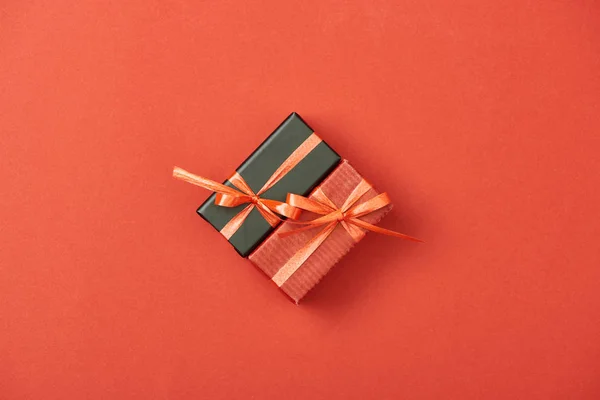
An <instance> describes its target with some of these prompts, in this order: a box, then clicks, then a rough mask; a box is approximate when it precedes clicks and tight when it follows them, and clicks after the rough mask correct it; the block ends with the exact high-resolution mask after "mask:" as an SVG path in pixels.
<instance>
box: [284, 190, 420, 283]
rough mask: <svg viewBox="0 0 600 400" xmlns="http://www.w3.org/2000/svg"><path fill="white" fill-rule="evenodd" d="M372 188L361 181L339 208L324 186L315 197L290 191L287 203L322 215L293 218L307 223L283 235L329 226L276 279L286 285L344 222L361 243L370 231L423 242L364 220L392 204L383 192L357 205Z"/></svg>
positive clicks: (350, 232)
mask: <svg viewBox="0 0 600 400" xmlns="http://www.w3.org/2000/svg"><path fill="white" fill-rule="evenodd" d="M370 189H371V185H370V184H369V183H368V182H367V181H365V180H364V179H363V180H361V181H360V183H359V184H358V186H356V188H354V190H353V191H352V193H351V194H350V196H348V198H347V199H346V201H345V202H344V204H343V205H342V206H341V207H340V208H338V207H337V206H336V205H335V204H334V203H333V202H332V201H331V200H330V199H329V198H328V197H327V196H326V195H325V193H323V191H322V190H321V189H320V188H319V189H317V190H315V192H313V194H312V197H313V199H309V198H307V197H303V196H299V195H296V194H291V193H290V194H288V197H287V202H288V204H289V205H291V206H293V207H296V208H299V209H302V210H306V211H311V212H313V213H316V214H320V215H322V217H319V218H316V219H314V220H312V221H306V222H303V221H290V223H293V224H303V225H306V226H303V227H301V228H297V229H293V230H290V231H286V232H281V233H279V236H282V237H285V236H289V235H293V234H295V233H297V232H301V231H305V230H307V229H312V228H315V227H317V226H323V225H325V227H324V228H323V229H322V230H321V231H320V232H319V233H318V234H317V235H316V236H314V237H313V238H312V239H311V240H310V241H309V242H308V243H306V245H305V246H304V247H303V248H301V249H300V250H299V251H298V252H297V253H296V254H294V255H293V256H292V258H290V259H289V260H288V261H287V262H286V264H285V265H284V266H283V267H281V269H280V270H279V271H277V273H276V274H275V275H274V276H273V278H272V279H273V281H274V282H275V283H276V284H277V286H281V285H283V284H284V283H285V281H287V280H288V279H289V277H290V276H292V275H293V274H294V273H295V272H296V271H297V270H298V268H300V267H301V266H302V264H303V263H304V262H305V261H306V260H307V259H308V257H310V256H311V255H312V254H313V253H314V252H315V251H316V250H317V249H318V248H319V246H320V245H321V244H322V243H323V242H324V241H325V239H327V237H328V236H329V235H330V234H331V233H332V232H333V230H334V229H335V228H336V227H337V225H338V224H341V225H342V226H343V227H344V229H345V230H346V232H348V234H349V235H350V236H351V237H352V238H353V239H354V241H355V242H358V241H359V240H360V239H362V237H363V236H364V235H365V234H366V231H372V232H377V233H381V234H384V235H389V236H395V237H398V238H401V239H406V240H411V241H414V242H422V240H419V239H416V238H414V237H412V236H408V235H405V234H402V233H399V232H395V231H391V230H389V229H384V228H380V227H378V226H376V225H373V224H369V223H368V222H365V221H363V220H361V219H360V217H362V216H365V215H367V214H370V213H372V212H374V211H377V210H380V209H382V208H383V207H385V206H387V205H389V204H390V203H391V200H390V198H389V196H388V194H387V193H381V194H379V195H377V196H375V197H373V198H372V199H370V200H367V201H365V202H364V203H360V204H356V202H357V201H358V200H359V199H360V198H361V197H362V196H363V195H364V194H365V193H367V192H368V191H369V190H370Z"/></svg>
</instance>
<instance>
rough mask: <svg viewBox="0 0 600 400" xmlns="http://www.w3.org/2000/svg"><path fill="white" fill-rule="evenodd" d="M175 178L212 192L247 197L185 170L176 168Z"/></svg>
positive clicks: (174, 171)
mask: <svg viewBox="0 0 600 400" xmlns="http://www.w3.org/2000/svg"><path fill="white" fill-rule="evenodd" d="M173 177H174V178H177V179H180V180H182V181H184V182H187V183H191V184H192V185H196V186H200V187H201V188H204V189H208V190H212V191H213V192H217V193H223V194H228V195H230V196H235V197H239V196H245V194H244V193H242V192H239V191H237V190H235V189H232V188H230V187H229V186H225V185H223V184H222V183H219V182H215V181H213V180H210V179H208V178H205V177H203V176H199V175H194V174H192V173H191V172H188V171H186V170H184V169H183V168H179V167H174V168H173Z"/></svg>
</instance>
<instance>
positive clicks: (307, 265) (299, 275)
mask: <svg viewBox="0 0 600 400" xmlns="http://www.w3.org/2000/svg"><path fill="white" fill-rule="evenodd" d="M361 179H363V177H362V176H361V175H360V174H359V173H358V172H356V170H355V169H354V168H353V167H352V166H351V165H350V164H349V163H348V161H346V160H344V161H342V163H341V164H340V165H339V166H338V167H337V168H336V169H335V170H334V171H333V172H332V173H331V174H330V175H329V176H328V177H327V178H326V179H325V180H324V181H323V183H322V184H321V185H319V187H318V188H316V189H315V190H317V189H319V188H320V190H322V191H323V193H324V194H325V195H326V196H327V197H328V198H329V199H330V200H331V201H332V202H333V203H334V204H335V205H336V206H338V207H341V205H342V204H343V203H344V201H345V200H346V199H347V198H348V196H349V195H350V193H351V192H352V190H354V188H355V187H356V186H357V185H358V183H359V182H360V181H361ZM377 194H379V192H378V191H377V190H375V189H374V188H372V189H371V190H369V191H368V192H367V193H365V194H364V195H363V196H362V197H361V198H360V200H359V201H357V203H356V204H361V203H364V202H365V201H367V200H369V199H371V198H373V197H375V196H376V195H377ZM309 198H311V199H314V196H309ZM391 208H392V205H388V206H387V207H385V208H383V209H381V210H377V211H375V212H373V213H371V214H368V215H365V216H364V217H362V218H361V219H362V220H364V221H366V222H368V223H370V224H377V223H378V222H379V221H380V220H381V218H383V217H384V216H385V214H386V213H387V212H388V211H389V210H390V209H391ZM317 217H319V215H316V214H312V213H308V212H305V213H304V214H303V215H302V218H301V220H303V221H307V220H311V219H314V218H317ZM297 228H298V225H297V224H292V223H289V222H285V223H283V224H282V225H280V226H279V228H277V229H276V230H275V231H274V232H273V233H272V234H271V236H269V238H267V240H265V241H264V242H263V244H261V245H260V246H259V247H258V248H257V249H256V250H254V252H253V253H252V254H250V256H249V257H248V259H249V260H250V261H251V262H252V263H253V264H254V265H256V266H257V267H258V268H260V269H261V270H262V271H263V272H264V273H265V274H267V276H268V277H269V278H273V276H274V275H275V274H276V273H277V271H279V269H280V268H281V267H283V265H285V263H286V262H287V261H288V260H289V259H290V258H291V257H292V256H293V255H294V254H296V252H298V251H299V250H300V249H301V248H302V247H303V246H305V245H306V243H307V242H308V241H309V240H310V239H311V238H312V237H314V236H315V234H316V233H317V232H319V231H320V230H321V229H323V227H322V226H320V227H316V228H313V229H310V230H307V231H303V232H299V233H296V234H293V235H290V236H285V237H280V236H279V234H280V233H284V232H288V231H290V230H293V229H297ZM356 243H357V242H355V240H354V239H353V238H352V237H351V236H350V235H349V234H348V232H346V230H345V229H344V228H343V227H342V226H341V225H338V226H337V227H336V228H335V229H334V230H333V232H332V233H331V235H329V237H328V238H327V239H326V240H325V241H324V242H323V243H322V244H321V246H320V247H319V248H318V249H317V250H316V251H315V252H314V253H313V254H312V255H311V256H310V257H309V258H308V260H306V262H304V264H303V265H302V266H301V267H300V268H299V269H298V270H297V271H296V272H295V273H294V274H292V276H291V277H290V278H288V279H287V280H286V281H285V282H284V283H283V285H281V290H283V291H284V292H285V293H286V294H287V295H288V296H289V297H290V298H291V299H292V300H294V301H295V302H296V303H298V302H299V301H300V299H302V297H304V295H306V293H308V291H309V290H311V289H312V288H313V287H314V286H315V285H316V284H317V283H318V282H319V281H320V280H321V279H322V278H323V277H324V276H325V275H326V274H327V273H328V272H329V270H330V269H331V268H332V267H333V266H334V265H335V264H336V263H337V262H338V261H339V260H340V259H341V258H342V257H343V256H344V255H346V253H348V251H350V250H351V249H352V247H354V245H355V244H356ZM365 267H366V268H368V265H365Z"/></svg>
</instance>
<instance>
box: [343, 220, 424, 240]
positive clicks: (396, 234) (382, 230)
mask: <svg viewBox="0 0 600 400" xmlns="http://www.w3.org/2000/svg"><path fill="white" fill-rule="evenodd" d="M348 222H350V223H352V224H354V225H356V226H360V227H361V228H363V229H366V230H369V231H371V232H376V233H381V234H382V235H388V236H394V237H397V238H400V239H405V240H410V241H412V242H420V243H423V241H422V240H421V239H417V238H414V237H412V236H408V235H405V234H403V233H400V232H396V231H391V230H389V229H385V228H380V227H378V226H376V225H372V224H369V223H368V222H365V221H362V220H360V219H358V218H351V219H349V220H348Z"/></svg>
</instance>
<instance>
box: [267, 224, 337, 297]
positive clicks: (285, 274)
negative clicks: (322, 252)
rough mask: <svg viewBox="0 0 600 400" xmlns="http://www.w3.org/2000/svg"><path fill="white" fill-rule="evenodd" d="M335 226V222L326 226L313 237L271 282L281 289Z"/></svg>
mask: <svg viewBox="0 0 600 400" xmlns="http://www.w3.org/2000/svg"><path fill="white" fill-rule="evenodd" d="M336 226H337V221H335V222H332V223H330V224H329V225H327V226H326V227H325V228H324V229H323V230H322V231H321V232H319V233H318V234H317V235H316V236H315V237H313V238H312V239H311V240H310V241H309V242H308V243H307V244H306V245H305V246H304V247H303V248H301V249H300V250H299V251H298V252H297V253H296V254H294V255H293V256H292V258H290V259H289V260H288V261H287V262H286V263H285V265H284V266H283V267H281V269H280V270H279V271H277V273H276V274H275V275H274V276H273V278H272V280H273V282H275V283H276V284H277V286H279V287H281V286H282V285H283V284H284V283H285V282H286V281H287V280H288V279H289V278H290V277H291V276H292V275H293V274H294V273H295V272H296V271H297V270H298V268H300V266H302V264H304V262H305V261H306V260H307V259H308V257H310V256H311V255H312V254H313V253H314V252H315V250H317V249H318V248H319V246H321V244H322V243H323V242H324V241H325V239H327V237H329V235H330V234H331V232H333V230H334V229H335V227H336Z"/></svg>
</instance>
